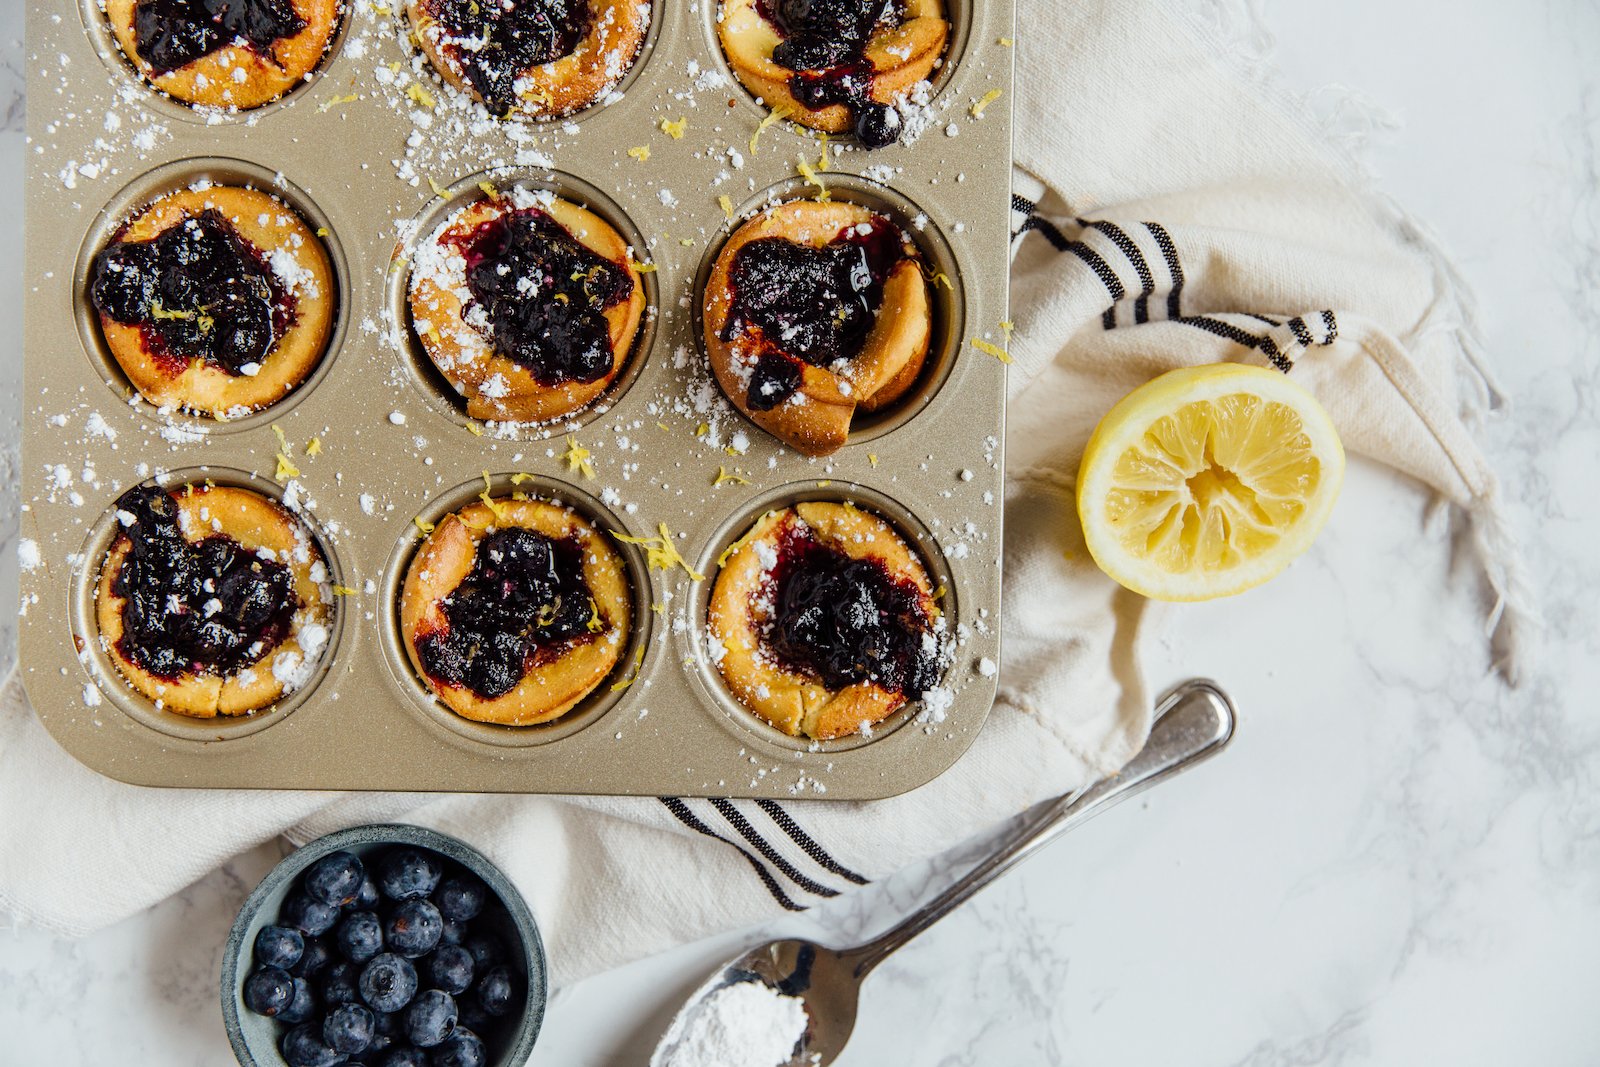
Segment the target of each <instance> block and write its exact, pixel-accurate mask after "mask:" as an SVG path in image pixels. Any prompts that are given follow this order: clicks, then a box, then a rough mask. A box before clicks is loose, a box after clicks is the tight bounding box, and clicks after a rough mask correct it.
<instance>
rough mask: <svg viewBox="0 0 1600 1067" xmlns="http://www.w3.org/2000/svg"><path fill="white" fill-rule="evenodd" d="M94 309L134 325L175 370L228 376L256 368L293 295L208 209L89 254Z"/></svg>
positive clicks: (290, 316) (286, 321)
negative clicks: (147, 236) (198, 365)
mask: <svg viewBox="0 0 1600 1067" xmlns="http://www.w3.org/2000/svg"><path fill="white" fill-rule="evenodd" d="M91 274H92V279H93V280H92V281H91V283H90V289H89V295H90V299H92V300H93V301H94V306H95V308H96V309H97V310H98V311H99V312H100V313H101V314H103V315H105V316H107V317H109V318H110V319H112V320H113V321H115V322H119V323H121V324H123V325H124V326H137V327H139V332H140V336H141V338H142V339H143V340H144V343H145V347H146V348H147V349H148V350H149V352H150V354H151V355H152V356H154V357H155V358H156V359H157V360H159V361H161V362H163V363H165V364H167V366H168V368H169V369H171V370H172V371H174V372H176V371H179V370H182V369H183V367H184V366H185V365H186V364H187V363H188V362H189V361H190V360H192V359H201V360H204V361H205V362H206V363H208V364H211V365H212V366H214V367H217V368H219V369H221V370H223V371H226V372H227V373H229V374H232V375H239V374H242V373H244V370H243V368H245V367H247V366H249V365H250V364H252V363H254V364H260V363H261V361H262V360H264V359H266V358H267V355H268V354H269V353H271V351H272V350H273V348H274V347H275V346H276V345H277V343H278V341H279V340H280V339H282V337H283V335H284V334H285V333H286V332H287V331H288V329H289V327H290V325H291V324H293V322H294V311H295V303H296V301H295V298H294V294H292V293H290V292H289V291H288V290H287V289H285V288H284V285H283V282H282V281H280V280H279V279H278V276H277V274H276V273H275V272H274V271H273V270H272V268H271V267H270V266H269V265H268V264H267V261H266V258H265V257H264V256H262V254H261V252H260V251H259V250H258V249H257V248H256V247H255V246H254V245H252V244H251V243H250V242H249V241H247V240H245V239H244V238H243V237H242V236H240V234H239V232H238V231H237V230H235V229H234V228H233V226H232V224H230V223H229V222H228V220H227V219H226V218H224V217H223V216H222V214H221V213H220V212H217V211H215V210H212V209H210V208H208V209H206V210H205V211H202V212H200V213H199V214H198V215H192V216H190V217H188V218H186V219H184V220H183V221H182V222H179V223H177V224H176V225H173V226H169V227H167V228H166V229H165V230H163V231H162V232H161V233H160V234H159V235H157V236H156V237H154V238H152V239H151V240H148V241H115V242H113V243H112V244H110V245H108V246H107V247H106V248H104V249H103V250H102V251H101V252H100V253H99V254H98V255H96V256H95V259H94V266H93V269H92V272H91Z"/></svg>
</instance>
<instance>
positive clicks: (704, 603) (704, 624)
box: [679, 482, 961, 753]
mask: <svg viewBox="0 0 1600 1067" xmlns="http://www.w3.org/2000/svg"><path fill="white" fill-rule="evenodd" d="M812 501H829V502H834V503H840V504H851V505H853V506H855V507H858V508H860V509H861V510H862V511H867V512H871V513H872V514H874V515H876V516H877V517H878V518H880V519H882V520H884V521H885V522H887V523H888V524H889V525H890V526H891V527H892V528H893V529H894V531H895V533H897V534H899V535H900V539H901V540H902V541H904V542H905V543H906V547H907V548H910V549H911V551H912V552H913V553H914V554H915V555H916V557H917V559H918V560H919V561H920V562H921V563H922V566H923V568H924V569H925V570H926V571H927V572H928V580H929V582H931V583H932V584H933V588H934V589H935V590H936V591H937V590H940V589H942V590H943V592H942V593H940V594H939V597H938V600H939V610H940V612H941V614H942V615H943V618H944V620H945V625H946V627H947V629H948V630H949V631H950V632H952V633H953V632H954V630H955V627H956V624H957V623H958V622H960V619H961V616H960V605H959V604H958V603H957V602H956V593H955V589H956V585H955V581H954V579H953V578H952V577H951V574H950V567H949V564H948V563H946V561H945V558H944V553H943V552H942V551H940V549H939V543H938V541H937V540H936V539H935V538H934V536H933V533H932V531H930V530H929V529H928V527H927V526H926V525H924V524H923V523H922V521H921V520H919V519H918V518H917V517H916V516H915V515H914V514H912V513H911V511H910V509H908V508H906V507H905V506H904V505H903V504H901V503H900V502H899V501H897V500H895V499H894V498H893V497H891V496H888V495H886V494H884V493H881V492H879V491H878V490H876V489H872V488H870V487H868V486H865V485H860V484H856V483H851V482H833V483H831V484H828V485H818V483H816V482H794V483H791V484H789V485H781V486H778V487H777V488H775V489H772V490H769V491H767V492H765V493H760V494H757V495H755V496H752V497H750V498H749V499H747V500H746V501H744V503H743V504H742V505H740V507H739V510H737V511H735V512H734V513H733V514H732V515H730V516H729V518H728V519H727V520H725V521H724V522H723V523H722V525H721V526H719V527H718V528H717V531H716V533H714V534H713V535H712V537H711V539H710V541H709V542H707V543H706V545H705V547H704V549H703V550H702V551H701V553H700V556H699V558H698V559H697V560H696V561H695V569H696V570H698V571H699V572H700V573H701V574H704V575H705V576H706V580H705V581H703V582H696V583H694V586H693V589H692V591H691V593H690V597H691V599H690V601H689V608H688V611H689V616H690V625H689V626H688V627H686V628H685V629H684V630H683V632H682V633H681V634H680V635H679V638H680V645H681V646H682V647H681V653H682V656H683V658H684V659H685V660H686V661H687V662H690V663H692V664H693V666H694V669H693V671H692V672H691V673H692V674H693V676H694V678H695V680H696V681H697V682H698V683H699V688H700V690H701V693H702V695H703V698H704V699H703V700H702V701H701V704H702V707H704V708H705V710H706V711H707V712H708V713H709V714H710V715H712V716H713V717H714V718H715V719H716V720H717V721H718V722H719V723H721V724H722V725H724V726H725V727H727V728H728V729H729V730H731V731H733V732H734V733H735V734H736V735H737V736H739V737H740V738H741V739H742V740H745V741H755V742H758V743H761V744H764V745H766V746H770V747H773V748H777V749H784V750H788V751H791V752H830V753H831V752H848V751H850V750H851V749H856V748H860V747H861V746H863V745H869V744H872V743H873V742H874V741H878V740H881V739H882V738H885V737H888V736H889V735H890V734H892V733H894V732H895V731H896V730H898V729H900V727H902V726H904V725H905V724H906V723H908V722H910V721H911V720H913V719H915V718H916V717H917V716H918V715H919V714H920V712H921V708H922V706H921V703H920V701H910V702H908V703H907V704H906V705H905V706H904V707H902V708H900V709H899V710H898V711H896V712H895V713H894V714H893V715H890V716H889V717H887V718H886V719H884V720H883V721H882V722H879V723H877V724H875V725H874V726H873V727H872V732H871V734H870V735H867V734H851V735H850V736H848V737H839V738H834V739H832V740H829V741H816V740H812V739H811V738H808V737H790V736H789V735H788V734H786V733H784V732H783V731H782V730H779V729H778V728H777V727H775V726H773V725H772V724H771V723H769V722H767V720H766V719H763V718H762V717H761V716H759V715H757V714H756V713H755V712H753V711H751V710H750V709H749V708H747V707H745V705H744V703H743V702H742V701H740V700H739V698H738V697H736V696H734V695H733V691H732V690H731V689H730V688H729V687H728V683H727V682H726V681H725V680H724V679H723V677H722V672H721V671H719V670H718V669H717V665H716V664H715V663H714V662H713V661H712V659H711V649H710V643H709V641H708V640H707V636H708V634H709V632H710V618H709V616H710V611H711V594H712V592H713V590H714V589H715V587H716V583H717V576H718V574H719V572H720V571H721V563H720V561H721V560H722V557H723V553H725V552H727V551H728V549H729V547H730V546H732V545H733V543H734V542H735V541H737V540H739V538H741V537H743V536H744V535H745V534H746V533H747V532H748V531H749V530H750V528H751V527H752V526H754V525H755V524H756V523H757V522H758V521H760V519H761V517H762V516H763V515H766V514H767V513H768V512H770V511H781V510H782V509H784V508H788V507H793V506H794V505H796V504H804V503H808V502H812ZM948 669H949V667H947V670H948Z"/></svg>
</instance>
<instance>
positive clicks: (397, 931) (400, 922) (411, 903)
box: [383, 900, 444, 959]
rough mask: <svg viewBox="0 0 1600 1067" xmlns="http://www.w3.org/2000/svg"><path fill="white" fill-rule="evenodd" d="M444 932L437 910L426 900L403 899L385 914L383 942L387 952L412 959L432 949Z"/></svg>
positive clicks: (442, 921)
mask: <svg viewBox="0 0 1600 1067" xmlns="http://www.w3.org/2000/svg"><path fill="white" fill-rule="evenodd" d="M443 932H444V920H443V919H441V918H439V909H438V908H436V907H434V906H433V905H432V904H431V903H429V902H428V901H426V900H407V901H405V902H403V903H401V904H400V905H399V906H397V907H396V908H395V909H394V911H392V912H390V913H389V921H388V922H386V923H384V924H383V941H384V944H386V945H388V946H389V951H390V952H398V953H399V954H400V955H402V956H406V957H409V958H410V959H416V958H417V957H418V956H421V955H424V954H425V953H429V952H432V951H433V950H434V947H435V946H436V945H438V944H439V936H440V935H441V934H442V933H443Z"/></svg>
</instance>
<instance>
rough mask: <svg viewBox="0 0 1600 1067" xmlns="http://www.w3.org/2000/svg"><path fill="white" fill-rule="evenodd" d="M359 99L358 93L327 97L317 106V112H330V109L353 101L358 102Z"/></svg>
mask: <svg viewBox="0 0 1600 1067" xmlns="http://www.w3.org/2000/svg"><path fill="white" fill-rule="evenodd" d="M360 99H361V96H360V94H358V93H350V94H348V95H346V96H330V97H328V99H326V100H324V101H323V102H322V103H320V104H318V105H317V110H318V111H319V112H321V111H331V110H332V109H334V108H336V107H338V106H339V105H340V104H348V103H351V102H353V101H356V100H360Z"/></svg>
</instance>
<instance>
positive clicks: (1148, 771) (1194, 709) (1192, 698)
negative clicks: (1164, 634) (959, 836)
mask: <svg viewBox="0 0 1600 1067" xmlns="http://www.w3.org/2000/svg"><path fill="white" fill-rule="evenodd" d="M1155 715H1156V721H1155V724H1154V725H1153V726H1152V727H1151V728H1150V738H1149V740H1147V741H1146V742H1145V746H1144V748H1143V749H1142V750H1141V751H1140V752H1139V754H1138V755H1137V756H1135V757H1134V758H1133V759H1132V760H1131V761H1130V762H1129V763H1128V765H1127V766H1126V767H1124V768H1123V769H1122V771H1121V772H1120V773H1118V774H1116V775H1113V776H1112V777H1110V778H1106V779H1103V780H1101V781H1099V782H1096V783H1095V784H1094V785H1092V786H1089V787H1088V788H1087V789H1084V790H1081V791H1079V792H1077V793H1069V794H1067V795H1065V796H1062V797H1060V798H1058V799H1056V800H1054V801H1049V802H1046V804H1045V806H1044V807H1043V808H1042V809H1041V810H1040V811H1038V812H1037V813H1036V814H1035V815H1034V816H1033V817H1032V818H1030V819H1029V820H1027V821H1026V822H1024V823H1022V824H1021V825H1020V826H1018V827H1017V828H1016V830H1014V831H1013V832H1012V834H1011V835H1010V836H1009V837H1008V838H1006V840H1005V842H1004V843H1003V844H1002V845H1001V846H1000V847H999V848H998V849H997V850H996V851H995V852H993V853H992V854H991V855H989V856H988V857H987V858H986V859H984V860H983V862H981V863H979V864H978V865H977V866H975V867H973V868H972V870H970V871H968V872H967V873H966V874H965V875H963V876H962V877H961V879H960V880H959V881H957V882H956V883H955V884H954V885H952V886H950V888H948V889H946V890H945V891H944V892H943V893H940V894H939V895H938V896H937V897H935V898H934V899H932V900H930V901H929V902H928V903H927V904H925V905H923V906H922V907H921V908H919V909H917V910H916V911H915V912H913V913H912V914H911V915H909V916H907V917H906V918H905V920H903V921H902V922H901V923H900V924H899V925H898V926H895V927H894V928H893V929H891V930H889V931H888V932H886V933H884V934H882V935H880V936H878V937H876V938H873V939H872V940H871V941H868V942H867V943H866V944H864V945H861V946H859V947H857V948H855V949H852V950H849V951H848V952H847V953H846V955H850V956H854V957H856V966H855V974H856V977H857V978H858V979H859V978H863V977H865V976H866V974H867V972H869V971H871V970H872V969H873V968H874V967H876V966H877V965H878V964H879V963H881V962H883V959H884V958H885V957H886V956H888V955H889V954H890V953H891V952H893V951H894V950H895V949H897V948H899V947H900V946H901V945H903V944H905V943H906V942H907V941H910V940H911V939H912V938H913V937H916V936H917V935H918V934H920V933H922V931H924V930H926V929H927V928H928V927H930V926H932V925H933V924H934V923H936V922H938V921H939V920H940V919H942V918H944V917H945V916H946V915H948V914H949V913H950V912H951V911H953V910H955V909H956V908H957V907H958V906H959V905H961V904H962V903H964V902H965V901H966V899H967V898H968V897H970V896H972V895H973V894H974V893H976V892H977V891H978V890H980V889H982V888H983V887H984V886H986V885H988V884H989V883H990V882H992V881H994V880H995V879H996V878H998V877H1000V876H1001V875H1002V874H1005V873H1006V872H1007V871H1009V870H1010V869H1011V868H1013V867H1015V866H1016V865H1017V864H1019V863H1021V862H1022V861H1023V860H1024V859H1026V858H1028V857H1029V856H1031V855H1033V853H1034V852H1036V851H1038V850H1039V849H1041V848H1043V847H1044V846H1045V845H1047V844H1049V843H1050V842H1051V841H1053V840H1055V839H1056V838H1057V837H1059V836H1060V835H1061V834H1064V833H1066V832H1067V831H1068V830H1070V829H1072V828H1073V827H1075V826H1078V825H1079V824H1081V823H1083V822H1085V821H1087V820H1088V819H1090V818H1092V817H1093V816H1095V815H1098V814H1099V813H1100V812H1102V811H1104V810H1106V809H1107V808H1109V807H1111V806H1112V805H1114V804H1116V803H1118V802H1120V801H1123V800H1126V799H1128V798H1129V797H1131V796H1133V795H1134V794H1135V793H1138V792H1140V791H1142V790H1145V789H1148V788H1149V787H1150V786H1153V785H1155V784H1156V783H1157V782H1160V781H1163V780H1164V779H1166V778H1169V777H1171V776H1172V775H1175V774H1177V773H1179V772H1180V771H1184V770H1187V769H1188V768H1190V767H1192V766H1194V765H1195V764H1197V763H1199V762H1201V761H1202V760H1205V759H1207V758H1208V757H1210V756H1213V755H1215V754H1216V753H1217V752H1219V751H1221V749H1222V748H1223V746H1224V745H1226V744H1227V743H1228V741H1229V740H1230V739H1231V738H1232V737H1233V724H1234V713H1233V705H1232V704H1231V703H1230V702H1229V700H1228V697H1227V695H1226V694H1224V693H1223V692H1222V690H1221V689H1219V688H1217V686H1216V685H1215V684H1213V683H1212V682H1209V681H1205V680H1203V679H1195V680H1192V681H1188V682H1185V683H1183V684H1182V685H1180V686H1179V687H1177V688H1176V689H1174V690H1173V691H1172V692H1171V693H1169V694H1167V696H1166V698H1165V699H1163V700H1162V702H1161V703H1160V704H1159V705H1158V706H1157V707H1156V710H1155Z"/></svg>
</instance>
